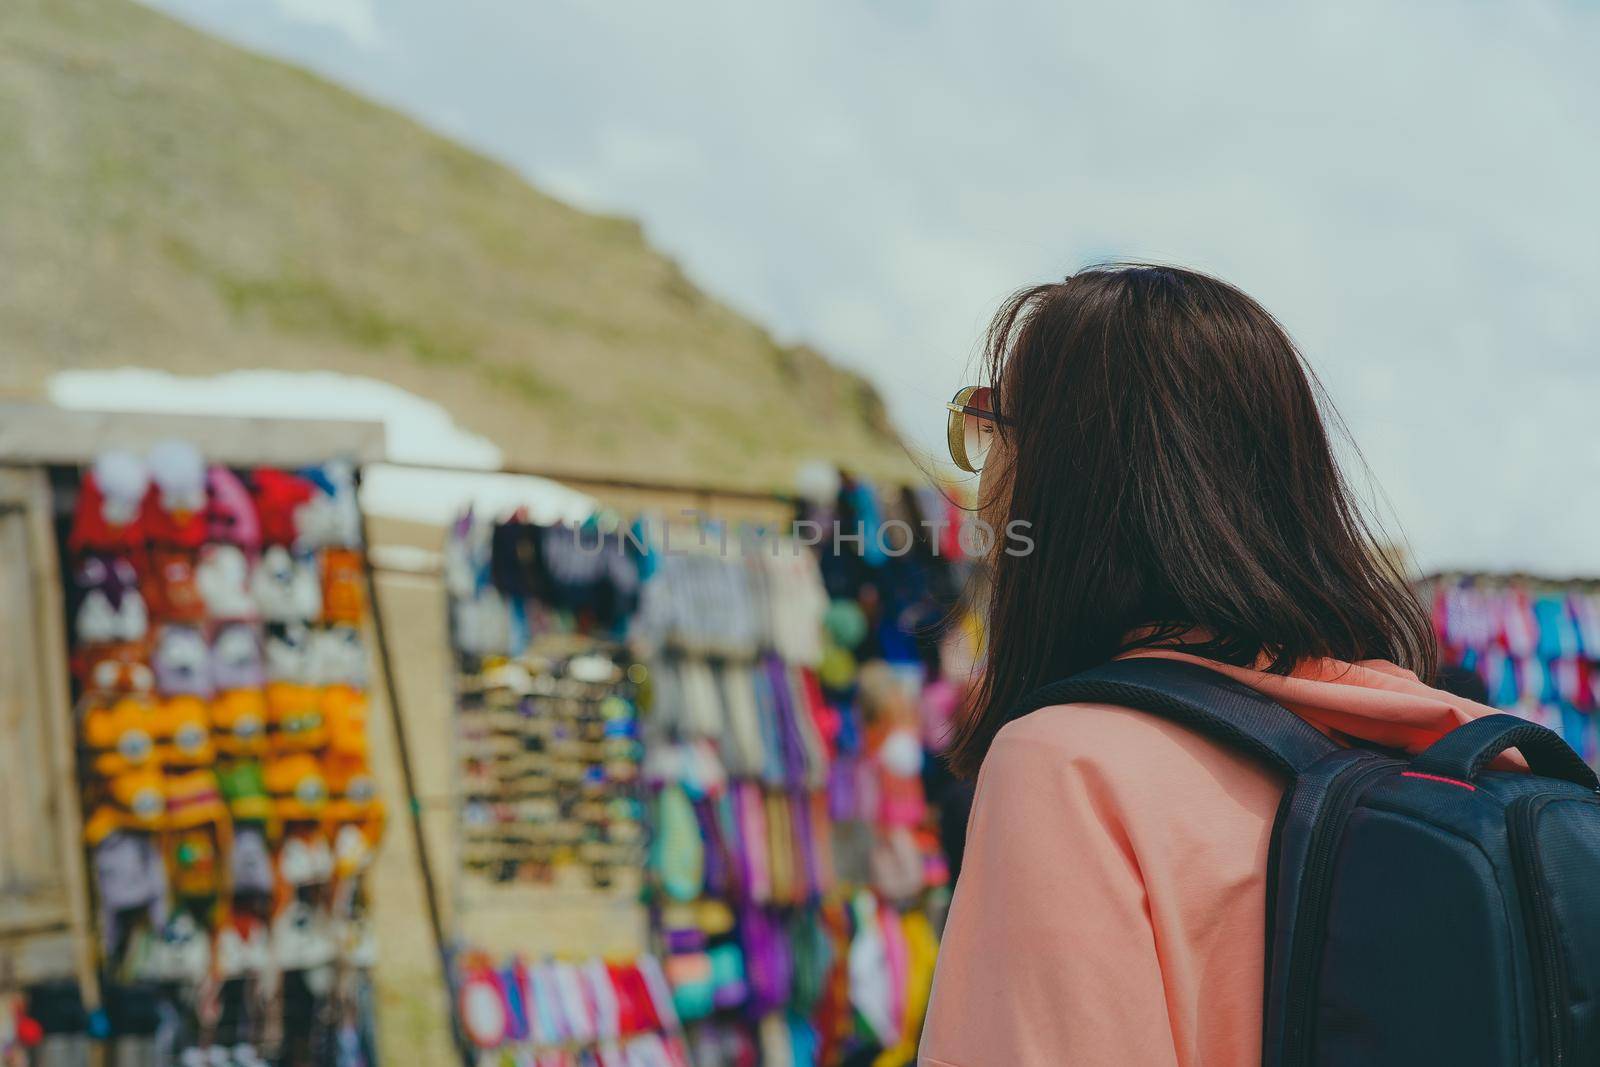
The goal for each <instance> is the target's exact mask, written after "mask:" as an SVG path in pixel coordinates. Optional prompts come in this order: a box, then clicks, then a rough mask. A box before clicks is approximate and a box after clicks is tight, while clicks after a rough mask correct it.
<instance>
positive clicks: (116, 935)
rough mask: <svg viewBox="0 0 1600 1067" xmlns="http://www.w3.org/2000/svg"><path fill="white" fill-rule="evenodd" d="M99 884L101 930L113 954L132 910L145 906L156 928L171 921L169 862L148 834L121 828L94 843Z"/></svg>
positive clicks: (96, 877) (95, 876)
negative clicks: (164, 860)
mask: <svg viewBox="0 0 1600 1067" xmlns="http://www.w3.org/2000/svg"><path fill="white" fill-rule="evenodd" d="M92 860H93V863H94V880H95V888H96V889H98V890H99V892H98V893H97V894H96V896H97V897H98V899H99V901H100V934H101V937H102V938H103V939H104V945H105V952H106V955H107V956H108V957H109V956H111V955H113V954H114V953H115V952H116V951H117V948H118V945H119V942H120V941H121V940H122V937H123V935H124V933H125V932H126V931H125V930H124V929H123V919H124V918H125V917H126V916H127V913H128V912H131V911H135V910H137V909H140V908H143V909H145V912H146V914H147V915H148V916H149V918H150V925H151V927H152V929H157V930H159V929H160V928H161V927H162V926H164V925H165V924H166V921H167V865H166V864H165V863H163V862H162V860H161V852H160V850H159V849H157V848H156V844H155V839H154V838H152V837H151V836H150V835H148V834H135V833H128V832H126V831H122V830H117V831H114V832H112V833H111V834H109V835H108V836H107V837H106V839H105V840H104V841H102V842H100V843H99V844H98V845H96V846H95V847H94V855H93V857H92Z"/></svg>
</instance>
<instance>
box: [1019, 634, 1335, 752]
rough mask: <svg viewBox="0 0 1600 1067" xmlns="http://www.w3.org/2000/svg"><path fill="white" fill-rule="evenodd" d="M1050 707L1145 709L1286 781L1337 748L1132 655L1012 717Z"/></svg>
mask: <svg viewBox="0 0 1600 1067" xmlns="http://www.w3.org/2000/svg"><path fill="white" fill-rule="evenodd" d="M1055 704H1115V705H1117V706H1119V707H1125V708H1134V709H1136V710H1138V711H1148V712H1150V713H1151V714H1154V715H1159V716H1161V717H1162V718H1164V719H1170V720H1172V721H1173V722H1176V723H1181V724H1182V725H1184V726H1187V727H1189V728H1190V729H1192V730H1194V731H1195V732H1197V733H1201V734H1204V735H1205V736H1207V737H1209V738H1212V739H1213V740H1216V741H1221V742H1222V743H1223V744H1225V745H1227V746H1229V747H1230V748H1234V749H1237V750H1238V751H1240V752H1243V753H1245V754H1246V755H1248V756H1251V757H1253V758H1254V759H1255V760H1256V761H1257V762H1259V763H1262V764H1264V765H1266V766H1267V767H1268V768H1270V769H1272V770H1275V771H1277V772H1279V773H1280V774H1283V775H1285V776H1287V777H1289V778H1291V779H1293V778H1295V777H1298V776H1299V775H1300V774H1301V772H1303V771H1305V770H1306V768H1308V767H1310V766H1311V765H1312V764H1313V763H1315V762H1317V760H1319V759H1321V758H1322V757H1323V756H1326V755H1328V754H1329V753H1330V752H1336V751H1338V750H1339V748H1340V746H1339V745H1338V744H1337V743H1335V742H1334V741H1333V740H1332V739H1331V738H1329V737H1327V736H1326V735H1325V734H1323V733H1322V732H1321V731H1319V730H1317V728H1316V727H1314V726H1312V725H1311V724H1310V723H1308V722H1306V721H1305V720H1304V719H1302V718H1300V717H1299V716H1298V715H1296V714H1295V713H1294V712H1292V711H1290V710H1288V709H1287V708H1285V707H1284V706H1283V705H1281V704H1279V703H1278V702H1277V701H1275V700H1272V699H1271V698H1269V697H1265V696H1262V695H1261V694H1260V693H1258V692H1256V691H1255V690H1254V689H1251V688H1250V687H1249V686H1247V685H1243V684H1241V683H1239V682H1236V681H1234V680H1233V679H1232V678H1229V677H1228V676H1227V675H1224V674H1220V673H1218V672H1217V671H1214V670H1211V669H1210V668H1207V667H1202V666H1200V665H1199V664H1197V663H1189V662H1186V661H1184V660H1175V659H1164V658H1161V657H1158V656H1139V657H1135V658H1132V659H1119V660H1112V661H1111V662H1110V663H1107V664H1104V665H1102V666H1099V667H1096V668H1094V669H1093V670H1088V671H1084V672H1083V673H1082V674H1075V675H1073V676H1072V677H1071V678H1065V679H1062V680H1061V681H1059V682H1051V683H1050V684H1049V685H1046V686H1042V687H1040V688H1038V689H1035V690H1034V691H1033V692H1032V693H1030V694H1028V695H1027V696H1026V697H1024V698H1023V700H1022V703H1021V704H1019V705H1018V706H1017V710H1016V711H1015V712H1013V713H1012V716H1011V717H1012V718H1013V719H1017V718H1021V717H1022V716H1024V715H1026V714H1028V713H1029V712H1031V711H1035V710H1037V709H1039V708H1047V707H1051V706H1052V705H1055Z"/></svg>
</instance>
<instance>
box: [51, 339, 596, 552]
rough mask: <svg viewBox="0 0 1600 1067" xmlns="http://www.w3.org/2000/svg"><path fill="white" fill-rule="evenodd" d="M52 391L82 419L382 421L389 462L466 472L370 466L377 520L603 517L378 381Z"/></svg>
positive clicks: (287, 377) (264, 378) (81, 373)
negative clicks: (510, 468) (519, 511)
mask: <svg viewBox="0 0 1600 1067" xmlns="http://www.w3.org/2000/svg"><path fill="white" fill-rule="evenodd" d="M47 388H48V394H47V395H48V399H49V400H50V401H51V403H53V404H55V405H56V406H58V407H61V408H65V409H69V410H75V411H98V412H142V413H161V414H172V415H210V416H236V417H240V418H273V417H292V418H296V419H317V418H325V419H337V420H347V421H348V420H367V421H372V422H380V423H382V424H383V427H384V435H385V439H386V442H385V455H386V458H388V459H391V460H394V461H396V462H404V463H424V464H430V465H437V466H441V467H456V468H465V469H461V470H425V469H418V468H414V467H403V466H395V465H393V464H388V463H376V464H369V465H368V466H367V467H366V468H365V473H364V476H363V484H362V489H361V506H362V508H363V509H364V510H366V511H367V513H368V514H371V515H381V516H384V517H387V518H397V519H405V520H408V521H411V522H422V523H428V524H430V525H435V526H442V525H445V524H448V523H450V522H452V521H454V519H455V518H456V516H457V515H459V514H460V513H461V511H462V510H463V509H464V508H466V507H468V506H471V507H472V508H473V509H474V510H475V511H478V512H479V513H480V514H488V515H495V514H500V513H504V512H507V511H511V510H514V509H516V508H519V507H520V508H526V509H527V511H528V514H529V515H530V516H531V517H533V518H534V519H536V520H539V521H542V522H554V521H558V520H570V521H581V520H582V519H584V518H586V517H587V516H589V515H590V514H591V513H592V512H593V511H594V509H595V501H594V500H593V499H592V498H591V497H588V496H586V495H584V494H583V493H579V492H577V491H575V490H572V489H569V488H567V487H566V486H564V485H561V484H559V483H557V482H553V481H550V480H549V479H546V478H534V477H530V476H527V475H520V474H505V473H502V472H501V471H500V470H499V469H498V468H499V467H500V465H501V463H502V462H503V460H504V457H503V455H502V453H501V451H500V449H499V448H498V447H497V446H496V445H495V444H494V443H493V442H492V441H490V440H489V439H487V438H485V437H481V436H479V435H477V434H474V433H471V432H469V431H467V430H464V429H462V428H461V427H459V426H457V425H456V424H455V422H454V420H452V419H451V417H450V413H449V412H447V411H446V410H445V409H444V408H443V407H441V406H440V405H438V404H436V403H434V402H433V401H431V400H427V399H425V398H423V397H419V396H417V395H415V394H414V393H409V392H407V391H406V390H404V389H401V388H400V387H399V386H396V385H393V384H391V383H389V382H384V381H378V380H376V379H372V378H360V377H356V376H353V375H348V374H336V373H334V372H332V371H278V370H245V371H229V372H227V373H224V374H218V375H213V376H210V377H185V376H182V375H176V374H169V373H167V372H166V371H159V370H146V369H144V368H138V367H123V368H119V369H116V370H70V371H61V372H59V373H57V374H55V375H54V376H52V377H51V379H50V382H49V385H48V387H47Z"/></svg>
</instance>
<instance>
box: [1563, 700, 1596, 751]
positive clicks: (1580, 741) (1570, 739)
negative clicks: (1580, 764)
mask: <svg viewBox="0 0 1600 1067" xmlns="http://www.w3.org/2000/svg"><path fill="white" fill-rule="evenodd" d="M1588 733H1589V716H1587V715H1585V714H1584V713H1583V712H1581V711H1579V710H1578V709H1577V708H1575V707H1573V706H1572V705H1571V704H1568V703H1566V702H1563V703H1562V704H1561V736H1562V738H1563V739H1564V740H1565V741H1566V742H1567V744H1569V745H1571V746H1572V747H1573V748H1575V749H1577V750H1578V751H1579V752H1580V753H1581V752H1584V750H1585V749H1586V748H1588V745H1587V744H1586V743H1585V742H1586V741H1587V735H1588Z"/></svg>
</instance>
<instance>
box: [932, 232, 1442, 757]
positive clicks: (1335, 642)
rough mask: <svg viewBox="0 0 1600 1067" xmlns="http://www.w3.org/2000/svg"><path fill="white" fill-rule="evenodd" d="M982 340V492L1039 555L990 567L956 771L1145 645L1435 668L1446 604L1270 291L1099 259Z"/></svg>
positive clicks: (1030, 299) (1019, 304)
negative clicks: (1399, 555) (1419, 592)
mask: <svg viewBox="0 0 1600 1067" xmlns="http://www.w3.org/2000/svg"><path fill="white" fill-rule="evenodd" d="M986 349H987V351H986V361H985V362H986V370H987V376H988V379H989V382H990V384H992V385H993V386H994V396H995V397H996V398H997V401H996V404H997V406H998V408H999V410H1000V413H1001V415H1002V416H1004V418H1005V420H1006V421H1005V422H1004V423H1003V424H1001V425H1000V426H999V427H998V430H997V432H998V433H999V435H1000V440H999V441H997V442H996V444H995V448H994V450H993V454H994V455H995V456H996V459H997V463H998V466H995V465H992V466H991V469H989V470H986V471H985V474H984V484H983V494H982V496H983V500H982V501H981V503H980V507H981V508H982V509H983V510H984V512H985V513H986V514H985V518H987V519H989V520H990V521H991V523H996V524H1003V523H1012V522H1016V521H1022V522H1025V523H1027V524H1028V526H1027V531H1028V536H1029V537H1031V538H1032V540H1033V548H1032V551H1031V552H1025V553H1022V552H1019V554H1008V553H1007V552H1005V551H1004V550H1001V551H998V552H996V553H995V554H994V557H993V559H992V561H991V580H992V588H991V598H990V607H989V619H988V640H987V664H986V666H985V669H984V671H983V674H982V677H981V679H980V680H979V683H978V686H977V690H976V693H975V696H974V700H973V706H972V708H971V710H970V711H969V713H968V715H967V716H965V718H964V720H963V721H962V722H961V723H960V724H959V725H958V726H957V730H956V734H955V737H954V741H953V746H952V748H951V763H952V765H953V767H954V768H955V769H956V770H957V771H958V772H960V773H963V774H969V775H970V774H974V773H976V771H977V769H978V766H979V764H981V763H982V762H983V757H984V755H985V753H987V752H988V750H989V745H990V742H992V741H993V740H994V736H995V734H996V733H997V732H998V731H999V729H1000V728H1001V727H1002V726H1004V725H1005V723H1006V721H1007V720H1008V719H1009V717H1010V714H1011V712H1012V710H1013V708H1014V707H1015V706H1016V704H1017V703H1018V701H1019V700H1020V699H1021V698H1022V697H1023V696H1024V695H1025V694H1026V693H1027V692H1028V691H1029V690H1030V689H1032V688H1034V687H1036V686H1039V685H1042V684H1044V683H1046V682H1050V681H1054V680H1055V679H1057V678H1062V677H1065V676H1067V675H1069V674H1073V673H1075V672H1077V671H1081V670H1085V669H1087V668H1089V667H1093V666H1096V665H1098V664H1100V663H1103V662H1105V661H1106V660H1109V659H1111V658H1113V657H1114V656H1116V655H1117V654H1118V653H1120V652H1123V651H1126V650H1128V649H1130V648H1134V647H1146V646H1155V645H1168V646H1173V645H1180V644H1181V645H1182V647H1183V648H1184V649H1185V651H1189V652H1193V653H1195V654H1197V655H1201V656H1206V657H1208V658H1211V659H1215V660H1220V661H1222V662H1224V663H1232V664H1238V665H1251V664H1256V663H1258V662H1260V661H1263V660H1264V661H1265V665H1266V667H1267V669H1268V670H1271V671H1274V672H1277V673H1287V672H1288V671H1289V670H1290V669H1291V668H1292V667H1293V666H1294V665H1295V664H1296V663H1297V662H1299V661H1301V660H1304V659H1308V658H1314V657H1333V658H1336V659H1341V660H1349V661H1354V660H1361V659H1375V658H1381V659H1389V660H1393V661H1395V662H1397V663H1399V664H1400V665H1402V666H1405V667H1410V668H1411V669H1413V670H1415V671H1416V672H1417V673H1418V674H1419V675H1420V676H1422V677H1423V678H1424V679H1429V678H1431V677H1432V674H1433V667H1434V657H1435V652H1434V648H1435V646H1434V640H1433V637H1432V631H1431V629H1430V626H1429V620H1428V617H1427V615H1426V614H1425V613H1424V611H1423V609H1422V607H1421V606H1420V605H1419V604H1418V602H1417V601H1416V599H1415V598H1414V597H1413V596H1412V595H1411V593H1410V591H1409V589H1408V588H1407V586H1406V584H1405V581H1404V578H1403V576H1402V575H1401V574H1400V573H1399V569H1398V567H1397V566H1396V564H1395V563H1394V562H1393V560H1392V559H1390V558H1389V557H1388V556H1386V555H1385V554H1384V553H1383V552H1381V551H1380V550H1379V548H1378V546H1377V545H1376V544H1375V541H1374V538H1373V535H1372V532H1371V530H1370V529H1369V527H1368V525H1367V523H1366V521H1365V520H1364V519H1363V517H1362V515H1361V512H1360V509H1359V508H1358V507H1357V506H1356V504H1355V502H1354V500H1353V499H1352V496H1351V493H1350V490H1349V488H1348V486H1347V484H1346V482H1345V479H1344V477H1343V476H1342V475H1341V473H1340V471H1339V467H1338V464H1337V462H1336V461H1335V459H1334V455H1333V450H1332V448H1331V447H1330V445H1329V438H1328V432H1327V430H1326V429H1325V428H1324V425H1323V419H1322V415H1321V413H1320V411H1319V406H1318V398H1319V396H1320V395H1321V390H1320V388H1319V387H1317V386H1316V385H1315V378H1314V377H1313V375H1312V374H1311V372H1310V370H1309V369H1308V368H1307V367H1306V366H1305V364H1304V362H1303V361H1302V359H1301V357H1300V354H1299V352H1298V351H1297V350H1296V349H1295V346H1294V342H1293V341H1291V340H1290V339H1289V336H1288V334H1286V333H1285V332H1284V330H1283V328H1282V327H1281V326H1280V325H1279V324H1278V322H1277V321H1276V320H1275V319H1274V318H1273V317H1272V316H1271V315H1270V314H1268V313H1267V311H1266V310H1265V309H1264V308H1262V307H1261V305H1259V304H1257V303H1256V302H1255V301H1254V300H1252V299H1250V297H1248V296H1246V295H1245V294H1244V293H1242V292H1240V291H1239V290H1238V289H1235V288H1234V287H1233V286H1231V285H1228V284H1226V283H1224V282H1221V281H1218V280H1217V279H1215V278H1211V277H1207V276H1206V275H1204V274H1198V273H1196V272H1194V271H1188V270H1179V269H1176V268H1172V267H1161V266H1148V265H1143V264H1115V265H1111V266H1103V267H1094V268H1090V269H1087V270H1083V271H1080V272H1078V273H1076V274H1074V275H1072V276H1071V277H1069V278H1067V279H1066V280H1065V281H1062V282H1059V283H1054V284H1050V285H1039V286H1035V287H1033V288H1031V289H1024V290H1022V291H1021V292H1018V293H1016V294H1015V295H1014V296H1012V297H1011V298H1010V299H1009V300H1008V301H1007V302H1006V303H1005V305H1004V306H1003V307H1002V308H1001V309H1000V312H999V313H998V314H997V315H996V316H995V319H994V322H993V323H992V324H991V326H990V328H989V334H988V341H987V346H986ZM1000 543H1001V544H1002V546H1007V545H1009V546H1010V547H1012V548H1013V549H1020V548H1022V547H1025V546H1022V545H1020V543H1018V542H1015V541H1004V540H1003V541H1001V542H1000Z"/></svg>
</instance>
